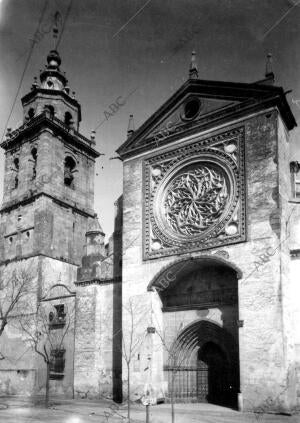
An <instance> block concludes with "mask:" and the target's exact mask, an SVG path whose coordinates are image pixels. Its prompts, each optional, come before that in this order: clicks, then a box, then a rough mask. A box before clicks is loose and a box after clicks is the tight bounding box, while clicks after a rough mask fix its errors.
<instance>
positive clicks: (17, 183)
mask: <svg viewBox="0 0 300 423" xmlns="http://www.w3.org/2000/svg"><path fill="white" fill-rule="evenodd" d="M14 166H15V168H14V171H15V172H16V174H15V188H18V185H19V159H18V157H16V158H15V159H14Z"/></svg>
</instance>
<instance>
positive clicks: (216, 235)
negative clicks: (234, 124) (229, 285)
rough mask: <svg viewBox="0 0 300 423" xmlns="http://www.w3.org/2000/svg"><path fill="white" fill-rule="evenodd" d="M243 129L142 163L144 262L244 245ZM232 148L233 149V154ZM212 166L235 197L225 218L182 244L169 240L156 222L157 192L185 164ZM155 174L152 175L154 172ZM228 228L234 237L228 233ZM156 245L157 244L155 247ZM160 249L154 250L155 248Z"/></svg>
mask: <svg viewBox="0 0 300 423" xmlns="http://www.w3.org/2000/svg"><path fill="white" fill-rule="evenodd" d="M244 138H245V136H244V127H238V128H233V129H231V130H227V131H226V132H222V133H220V134H217V135H214V136H210V137H207V138H205V139H199V140H198V141H195V142H194V143H192V144H188V145H186V146H183V147H177V148H174V149H173V150H170V151H167V152H164V153H161V154H158V155H155V156H152V157H150V158H148V159H145V160H144V162H143V184H144V187H143V188H144V190H143V192H144V201H143V203H144V207H143V258H144V260H148V259H154V258H159V257H165V256H170V255H177V254H183V253H187V252H193V251H198V250H207V249H211V248H215V247H220V246H224V245H230V244H235V243H238V242H243V241H246V207H245V201H246V199H245V157H244V155H245V140H244ZM232 146H235V149H234V151H231V150H232V149H233V147H232ZM197 162H199V163H200V162H203V163H205V162H212V163H215V164H216V165H218V166H219V167H224V168H226V169H227V171H228V173H229V174H230V175H231V177H230V178H229V180H230V185H231V189H232V191H233V192H234V195H233V196H231V203H230V204H229V207H228V208H227V209H228V210H227V214H225V215H224V216H223V218H222V219H221V220H220V221H219V222H218V223H216V224H215V225H213V226H212V227H210V228H209V229H208V230H207V231H205V233H204V236H202V237H201V236H199V237H196V239H195V238H192V237H191V239H190V240H182V239H180V237H178V239H176V237H175V238H173V237H170V236H169V235H168V231H167V230H166V231H165V233H164V231H162V230H161V225H160V227H159V225H157V224H156V222H157V214H156V213H157V212H156V211H157V207H158V206H159V205H158V204H156V203H155V202H156V198H157V195H156V194H157V192H158V191H159V190H160V189H161V186H162V185H163V184H164V185H166V180H171V179H172V175H174V174H175V173H176V171H177V170H178V169H179V170H180V169H183V168H184V166H186V164H187V163H197ZM157 169H159V170H158V171H157V174H155V172H156V170H157ZM230 227H231V228H233V227H234V228H235V231H236V233H234V234H232V233H230V230H229V229H230ZM155 243H156V244H155ZM155 245H156V246H157V245H158V246H159V249H155V248H154V246H155Z"/></svg>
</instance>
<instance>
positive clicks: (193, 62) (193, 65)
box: [189, 51, 198, 79]
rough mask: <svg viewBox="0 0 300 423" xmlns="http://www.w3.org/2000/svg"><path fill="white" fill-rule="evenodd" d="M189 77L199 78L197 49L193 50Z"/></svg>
mask: <svg viewBox="0 0 300 423" xmlns="http://www.w3.org/2000/svg"><path fill="white" fill-rule="evenodd" d="M189 78H190V79H197V78H198V66H197V62H196V52H195V51H192V57H191V63H190V70H189Z"/></svg>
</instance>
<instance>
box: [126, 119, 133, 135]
mask: <svg viewBox="0 0 300 423" xmlns="http://www.w3.org/2000/svg"><path fill="white" fill-rule="evenodd" d="M133 133H134V120H133V115H130V116H129V122H128V129H127V137H130V136H131V135H132V134H133Z"/></svg>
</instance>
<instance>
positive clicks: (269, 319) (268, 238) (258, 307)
mask: <svg viewBox="0 0 300 423" xmlns="http://www.w3.org/2000/svg"><path fill="white" fill-rule="evenodd" d="M277 122H278V115H277V111H276V110H270V111H267V112H261V113H258V114H257V115H255V116H253V117H250V118H245V119H244V120H243V121H239V122H238V123H237V124H232V125H227V126H226V127H223V128H219V129H216V130H215V131H210V132H209V133H205V134H199V135H198V137H193V139H191V142H195V139H197V138H198V139H201V137H204V136H205V137H207V136H210V135H212V134H215V133H217V132H223V131H226V130H228V129H230V128H233V127H238V126H241V125H243V126H244V127H245V143H246V181H247V182H246V185H247V186H246V193H247V241H246V242H244V243H240V244H237V245H231V246H225V247H222V250H226V252H227V253H228V254H229V261H230V263H232V264H234V265H235V266H237V267H238V268H239V269H240V270H241V272H242V275H243V277H242V279H240V280H239V319H241V320H243V322H244V326H243V327H242V328H240V329H239V345H240V370H241V372H240V373H241V391H242V394H243V403H244V404H243V405H244V408H245V409H248V410H253V409H255V408H256V407H258V406H264V407H266V403H268V409H269V410H272V411H280V410H281V411H282V410H286V408H288V406H289V405H288V404H287V402H286V396H285V394H284V392H283V391H284V390H286V385H287V369H286V356H285V353H284V351H283V337H284V327H283V320H282V318H283V317H282V301H281V296H280V295H278V294H279V292H280V290H281V279H282V278H281V267H280V266H281V259H280V258H281V257H280V254H279V253H278V246H279V242H280V236H281V225H280V221H281V215H280V213H281V209H280V206H279V202H278V183H279V178H278V151H277V124H278V123H277ZM187 142H188V141H186V143H187ZM167 148H168V149H171V148H175V146H173V147H172V146H169V147H166V149H167ZM151 154H154V152H153V153H151ZM144 157H149V154H148V156H146V155H145V156H144ZM144 157H138V158H136V159H135V158H133V159H130V160H127V161H125V162H124V190H123V192H124V215H123V216H124V229H123V302H126V301H127V300H128V298H130V296H131V295H132V294H133V293H134V294H135V295H139V294H143V295H145V296H147V295H150V294H147V285H148V284H149V282H150V281H151V280H152V279H153V278H154V277H155V275H156V274H157V273H158V272H159V271H160V270H161V269H162V267H164V266H166V265H168V264H169V265H171V264H172V262H174V259H177V257H166V258H159V259H155V260H151V261H143V259H142V242H143V236H142V227H143V217H142V216H143V181H142V178H143V176H142V175H143V173H142V161H143V158H144ZM279 249H280V247H279ZM215 251H216V249H211V250H209V251H205V252H203V253H201V252H195V253H192V254H185V255H181V257H183V256H187V257H201V255H202V254H210V253H213V252H215ZM267 251H269V253H271V252H272V255H271V254H270V257H269V260H268V261H267V262H263V263H262V264H260V265H258V264H259V263H260V258H259V257H260V255H262V254H264V253H266V252H267ZM153 301H156V304H155V305H154V307H155V308H156V309H159V301H160V300H159V298H158V297H157V298H156V299H153ZM126 324H127V321H126V320H125V319H124V320H123V325H126ZM133 383H134V382H133ZM270 397H271V398H272V403H270V401H269V402H268V401H267V400H268V399H269V398H270Z"/></svg>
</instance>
